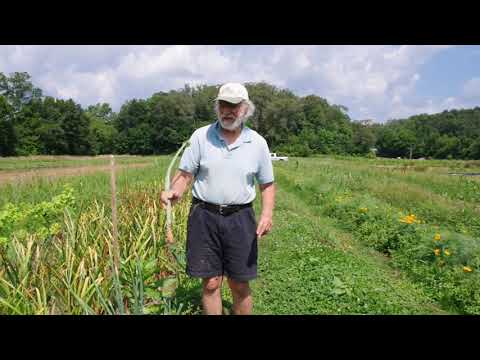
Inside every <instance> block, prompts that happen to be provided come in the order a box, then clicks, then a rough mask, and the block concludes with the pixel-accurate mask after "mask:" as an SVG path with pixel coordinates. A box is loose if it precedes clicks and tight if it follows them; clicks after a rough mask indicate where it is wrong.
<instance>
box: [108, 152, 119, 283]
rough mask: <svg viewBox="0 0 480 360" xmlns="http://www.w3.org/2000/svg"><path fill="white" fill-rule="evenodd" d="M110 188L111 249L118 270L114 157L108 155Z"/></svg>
mask: <svg viewBox="0 0 480 360" xmlns="http://www.w3.org/2000/svg"><path fill="white" fill-rule="evenodd" d="M110 175H111V176H110V187H111V189H112V248H113V260H114V263H115V270H116V272H117V274H118V270H119V269H120V249H119V247H118V222H117V186H116V182H115V157H114V156H113V155H110Z"/></svg>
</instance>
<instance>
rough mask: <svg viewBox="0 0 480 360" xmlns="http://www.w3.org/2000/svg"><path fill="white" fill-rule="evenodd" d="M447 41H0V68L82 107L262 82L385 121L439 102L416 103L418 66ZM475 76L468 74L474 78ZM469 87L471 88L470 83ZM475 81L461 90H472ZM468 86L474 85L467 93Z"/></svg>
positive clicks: (365, 116)
mask: <svg viewBox="0 0 480 360" xmlns="http://www.w3.org/2000/svg"><path fill="white" fill-rule="evenodd" d="M447 48H448V46H353V45H352V46H331V45H328V46H305V45H302V46H297V45H295V46H260V45H254V46H200V45H195V46H186V45H177V46H87V45H84V46H50V45H48V46H0V71H1V72H6V73H9V72H13V71H27V72H29V73H30V74H31V75H32V78H33V81H34V83H35V84H36V85H37V86H39V87H41V88H42V89H44V90H45V92H46V93H47V94H50V95H53V96H59V97H65V98H69V97H72V98H73V99H74V100H75V101H78V102H80V103H81V104H82V105H85V106H86V105H89V104H92V103H96V102H101V101H106V102H109V103H110V104H112V107H113V108H114V109H115V110H118V109H119V107H120V105H121V104H122V103H123V102H125V101H126V100H128V99H132V98H146V97H149V96H151V95H152V94H153V93H154V92H157V91H165V90H170V89H177V88H181V87H183V86H184V85H185V84H186V83H189V84H194V85H195V84H201V83H202V84H203V83H207V84H219V83H223V82H227V81H240V82H256V81H267V82H269V83H271V84H274V85H276V86H279V87H287V88H289V89H291V90H294V91H295V92H296V93H297V94H299V95H306V94H310V93H315V94H317V95H319V96H322V97H324V98H326V99H327V100H329V101H330V102H334V103H337V104H343V105H345V106H347V107H348V108H349V109H350V110H351V111H350V115H351V116H352V117H353V118H356V117H360V118H367V117H369V118H374V119H376V120H386V119H388V118H389V117H394V116H397V115H398V114H408V115H411V114H413V113H409V112H410V111H416V110H423V109H426V110H430V109H436V108H439V107H441V106H443V104H442V102H441V101H437V102H435V101H433V100H432V102H431V103H429V102H428V99H427V100H425V101H423V103H418V101H417V100H416V99H415V88H416V84H417V82H418V81H419V79H420V78H421V67H422V66H423V65H424V64H426V63H428V61H429V60H430V59H431V58H432V57H433V56H435V55H436V54H437V53H439V52H441V51H443V50H445V49H447ZM472 80H473V79H472ZM472 84H473V85H472ZM475 84H476V83H475V82H472V83H471V84H470V85H468V84H467V85H468V86H467V85H466V86H465V93H466V94H467V93H468V94H476V92H475V91H476V90H475V89H478V87H477V85H475ZM472 89H473V90H472Z"/></svg>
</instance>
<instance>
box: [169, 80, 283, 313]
mask: <svg viewBox="0 0 480 360" xmlns="http://www.w3.org/2000/svg"><path fill="white" fill-rule="evenodd" d="M254 110H255V108H254V105H253V103H252V102H251V101H250V100H249V97H248V92H247V89H246V88H245V87H244V86H243V85H241V84H238V83H228V84H225V85H223V86H222V87H221V88H220V90H219V93H218V97H217V98H216V99H215V112H216V114H217V118H218V120H217V121H216V122H215V123H213V124H211V125H208V126H205V127H202V128H200V129H197V130H196V131H195V132H194V133H193V135H192V136H191V138H190V145H189V146H188V147H187V148H186V149H185V152H184V153H183V156H182V159H181V161H180V166H179V170H178V171H177V173H176V174H175V176H174V178H173V180H172V185H171V190H170V191H169V192H162V195H161V199H162V202H163V203H164V204H167V202H168V200H170V201H171V202H172V204H175V203H176V202H177V201H178V200H179V199H180V198H181V197H182V195H183V194H184V192H185V191H186V189H187V187H188V185H189V184H190V182H191V181H192V180H193V181H194V182H193V188H192V195H193V199H192V207H191V209H190V214H189V219H188V229H187V246H186V251H187V273H188V274H189V275H190V276H192V277H198V278H202V279H203V282H202V284H203V294H202V305H203V312H204V314H212V315H213V314H217V315H221V314H222V308H223V307H222V298H221V291H220V290H221V285H222V282H223V276H226V277H227V280H228V285H229V287H230V290H231V291H232V297H233V309H232V310H233V313H234V314H237V315H241V314H243V315H248V314H251V312H252V306H253V302H252V295H251V290H250V286H249V281H250V280H253V279H255V278H256V276H257V238H258V239H259V238H261V237H262V236H263V235H265V234H267V233H268V232H270V230H271V228H272V215H273V208H274V202H275V187H274V184H273V182H274V176H273V167H272V162H271V160H270V151H269V148H268V145H267V142H266V141H265V139H264V138H263V137H262V136H261V135H259V134H258V133H257V132H255V131H254V130H252V129H250V128H248V127H246V126H245V125H244V124H245V121H246V120H247V119H248V118H249V117H250V116H251V115H252V114H253V112H254ZM255 179H256V181H257V182H258V184H259V187H260V190H261V194H262V213H261V216H260V220H259V222H258V225H257V223H256V219H255V214H254V211H253V208H252V202H253V200H254V199H255V196H256V192H255V184H254V180H255Z"/></svg>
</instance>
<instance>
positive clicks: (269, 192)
mask: <svg viewBox="0 0 480 360" xmlns="http://www.w3.org/2000/svg"><path fill="white" fill-rule="evenodd" d="M260 190H261V192H262V215H264V216H270V217H271V216H272V215H273V208H274V206H275V184H274V183H270V184H265V185H260Z"/></svg>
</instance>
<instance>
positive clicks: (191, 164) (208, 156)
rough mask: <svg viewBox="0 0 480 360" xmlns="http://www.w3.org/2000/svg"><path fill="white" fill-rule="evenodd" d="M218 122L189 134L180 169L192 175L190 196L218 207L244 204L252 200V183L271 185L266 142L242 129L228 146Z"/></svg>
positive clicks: (271, 170)
mask: <svg viewBox="0 0 480 360" xmlns="http://www.w3.org/2000/svg"><path fill="white" fill-rule="evenodd" d="M220 130H221V129H220V124H219V122H218V121H216V122H215V123H213V124H211V125H207V126H204V127H201V128H199V129H197V130H195V132H194V133H193V134H192V136H191V138H190V145H189V146H187V147H186V148H185V151H184V153H183V155H182V158H181V160H180V165H179V169H181V170H183V171H186V172H189V173H191V174H193V175H194V183H193V187H192V194H193V196H195V197H196V198H198V199H200V200H203V201H206V202H209V203H213V204H218V205H232V204H235V205H238V204H246V203H249V202H251V201H253V200H254V199H255V196H256V192H255V182H254V180H256V181H257V182H258V183H259V184H267V183H270V182H273V180H274V177H273V166H272V160H271V158H270V150H269V148H268V144H267V142H266V141H265V139H264V138H263V137H262V136H261V135H260V134H258V133H257V132H256V131H254V130H252V129H250V128H248V127H246V126H243V128H242V131H241V133H240V136H239V137H238V138H237V140H236V141H235V142H234V143H233V144H230V145H227V142H226V141H225V140H224V139H223V137H222V135H221V132H220Z"/></svg>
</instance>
